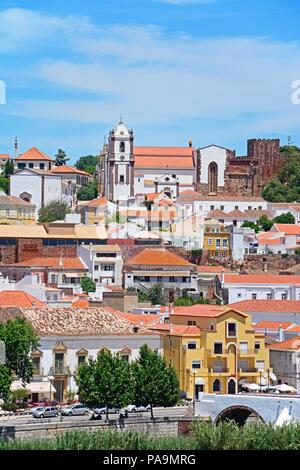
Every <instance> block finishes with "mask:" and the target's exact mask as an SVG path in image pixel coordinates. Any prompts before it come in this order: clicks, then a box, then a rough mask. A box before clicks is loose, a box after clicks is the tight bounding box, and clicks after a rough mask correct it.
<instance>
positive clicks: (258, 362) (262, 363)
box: [255, 361, 265, 370]
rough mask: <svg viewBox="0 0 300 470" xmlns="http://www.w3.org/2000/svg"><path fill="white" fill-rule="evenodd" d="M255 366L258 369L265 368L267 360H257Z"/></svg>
mask: <svg viewBox="0 0 300 470" xmlns="http://www.w3.org/2000/svg"><path fill="white" fill-rule="evenodd" d="M255 367H256V369H262V370H264V368H265V361H256V363H255Z"/></svg>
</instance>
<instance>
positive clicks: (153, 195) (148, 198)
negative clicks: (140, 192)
mask: <svg viewBox="0 0 300 470" xmlns="http://www.w3.org/2000/svg"><path fill="white" fill-rule="evenodd" d="M160 195H161V193H149V194H145V198H146V201H154V199H156V198H157V197H158V196H160Z"/></svg>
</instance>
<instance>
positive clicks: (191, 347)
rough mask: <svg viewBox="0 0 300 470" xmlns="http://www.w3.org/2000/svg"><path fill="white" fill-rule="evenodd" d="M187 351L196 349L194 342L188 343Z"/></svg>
mask: <svg viewBox="0 0 300 470" xmlns="http://www.w3.org/2000/svg"><path fill="white" fill-rule="evenodd" d="M188 349H196V341H189V342H188Z"/></svg>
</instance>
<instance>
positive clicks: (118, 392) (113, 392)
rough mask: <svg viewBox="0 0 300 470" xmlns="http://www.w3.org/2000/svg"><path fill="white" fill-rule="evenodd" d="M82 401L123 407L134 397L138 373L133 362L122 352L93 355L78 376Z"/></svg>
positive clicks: (92, 405)
mask: <svg viewBox="0 0 300 470" xmlns="http://www.w3.org/2000/svg"><path fill="white" fill-rule="evenodd" d="M75 382H76V384H77V386H78V394H79V397H80V400H81V401H82V402H83V403H84V404H86V405H87V406H89V407H91V408H93V407H96V406H103V405H105V406H106V418H107V419H108V408H109V407H116V408H122V407H124V406H127V405H129V404H130V403H132V401H133V398H134V390H135V383H134V376H133V373H132V368H131V366H130V364H129V363H128V362H126V361H124V359H122V357H121V356H119V355H114V356H113V355H112V354H111V353H110V352H109V351H105V350H103V351H100V352H99V354H98V355H97V359H95V360H94V359H92V358H89V359H88V361H87V362H85V363H84V364H82V365H81V366H80V367H79V369H78V371H77V374H76V376H75Z"/></svg>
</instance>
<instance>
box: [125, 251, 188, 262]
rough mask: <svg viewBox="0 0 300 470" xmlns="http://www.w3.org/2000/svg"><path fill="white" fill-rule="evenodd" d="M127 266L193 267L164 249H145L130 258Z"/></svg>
mask: <svg viewBox="0 0 300 470" xmlns="http://www.w3.org/2000/svg"><path fill="white" fill-rule="evenodd" d="M128 264H130V265H132V266H135V265H155V266H193V265H192V264H191V263H189V262H188V261H186V260H185V259H184V258H181V257H180V256H178V255H176V254H175V253H172V252H171V251H168V250H166V249H165V248H145V249H144V250H143V251H141V252H140V253H138V254H137V255H135V256H134V257H133V258H131V259H130V260H129V262H128Z"/></svg>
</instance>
